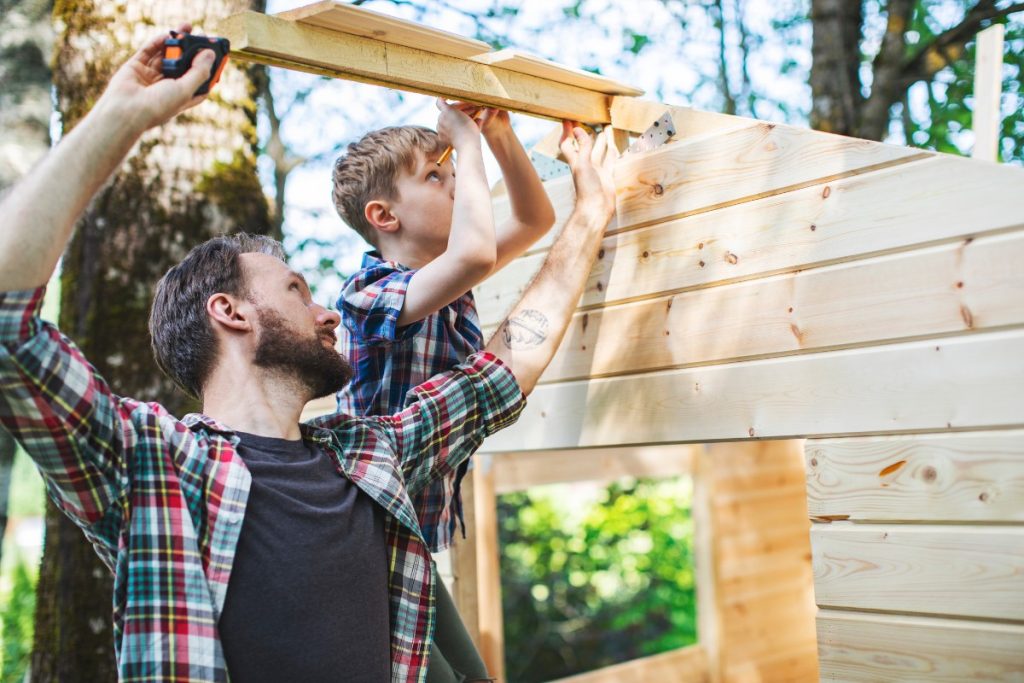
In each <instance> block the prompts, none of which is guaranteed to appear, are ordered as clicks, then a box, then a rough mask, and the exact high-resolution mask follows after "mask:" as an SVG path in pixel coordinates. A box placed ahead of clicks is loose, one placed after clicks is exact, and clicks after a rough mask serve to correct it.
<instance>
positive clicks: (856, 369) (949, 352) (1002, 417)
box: [483, 331, 1024, 452]
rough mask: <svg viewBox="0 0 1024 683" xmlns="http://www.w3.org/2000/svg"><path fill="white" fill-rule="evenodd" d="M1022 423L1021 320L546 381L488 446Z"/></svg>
mask: <svg viewBox="0 0 1024 683" xmlns="http://www.w3.org/2000/svg"><path fill="white" fill-rule="evenodd" d="M628 352H629V350H628V348H624V349H623V353H628ZM1021 425H1024V333H1022V332H1020V331H1010V332H993V333H983V334H976V335H968V336H964V337H954V338H949V339H944V340H941V341H925V342H913V343H907V344H893V345H889V346H883V347H869V348H866V349H856V350H850V351H833V352H829V353H818V354H809V355H806V356H791V357H788V358H780V359H771V360H764V361H750V362H744V363H732V364H728V365H716V366H708V367H700V368H692V369H688V370H670V371H665V372H656V373H651V374H647V375H639V376H627V377H613V378H609V379H597V380H589V381H579V382H565V383H560V384H547V385H542V386H539V387H538V388H537V389H536V390H534V392H533V394H532V395H531V396H530V401H529V403H528V404H527V406H526V409H525V411H524V412H523V414H522V415H521V417H520V418H519V421H518V423H517V424H516V425H515V427H513V428H511V429H506V430H503V431H501V432H498V433H497V434H495V435H493V436H492V437H490V438H489V439H487V441H485V442H484V445H483V450H484V452H501V451H511V450H514V449H519V450H546V449H555V448H580V447H600V446H617V445H626V444H652V443H671V442H679V443H699V442H702V441H718V440H722V441H727V440H745V439H751V438H754V439H782V438H799V437H808V436H815V437H824V436H842V435H854V434H865V435H866V434H884V433H899V432H921V431H944V430H951V429H958V430H967V429H986V428H991V427H997V426H1004V427H1013V426H1021Z"/></svg>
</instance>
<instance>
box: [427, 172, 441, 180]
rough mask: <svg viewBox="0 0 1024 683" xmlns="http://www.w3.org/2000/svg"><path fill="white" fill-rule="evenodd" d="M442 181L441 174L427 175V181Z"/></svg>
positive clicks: (431, 173)
mask: <svg viewBox="0 0 1024 683" xmlns="http://www.w3.org/2000/svg"><path fill="white" fill-rule="evenodd" d="M440 179H441V174H440V173H438V172H437V171H431V172H430V173H428V174H427V180H440Z"/></svg>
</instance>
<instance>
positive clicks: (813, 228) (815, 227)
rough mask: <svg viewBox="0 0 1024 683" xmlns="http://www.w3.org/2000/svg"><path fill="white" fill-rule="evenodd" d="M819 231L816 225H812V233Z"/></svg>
mask: <svg viewBox="0 0 1024 683" xmlns="http://www.w3.org/2000/svg"><path fill="white" fill-rule="evenodd" d="M817 229H818V226H817V225H815V224H814V223H811V232H814V231H815V230H817Z"/></svg>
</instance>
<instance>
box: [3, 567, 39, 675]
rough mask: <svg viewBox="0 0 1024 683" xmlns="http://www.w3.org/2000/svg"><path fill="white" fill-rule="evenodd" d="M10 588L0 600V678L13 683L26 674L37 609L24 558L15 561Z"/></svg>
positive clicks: (31, 580)
mask: <svg viewBox="0 0 1024 683" xmlns="http://www.w3.org/2000/svg"><path fill="white" fill-rule="evenodd" d="M11 583H12V585H11V589H10V592H9V593H8V594H7V595H4V596H3V597H4V600H3V601H0V602H2V603H3V604H4V605H5V606H4V608H3V611H2V612H0V648H2V649H0V653H2V655H3V660H2V662H0V681H3V682H4V683H7V682H10V683H15V682H16V681H21V680H23V679H24V677H25V671H26V669H27V668H28V664H29V659H30V657H31V655H32V628H33V618H34V615H35V611H36V590H35V589H36V586H35V584H36V579H35V577H34V576H32V575H31V574H30V573H29V570H28V567H27V566H26V564H25V562H18V563H17V564H16V565H15V566H14V571H13V572H12V582H11Z"/></svg>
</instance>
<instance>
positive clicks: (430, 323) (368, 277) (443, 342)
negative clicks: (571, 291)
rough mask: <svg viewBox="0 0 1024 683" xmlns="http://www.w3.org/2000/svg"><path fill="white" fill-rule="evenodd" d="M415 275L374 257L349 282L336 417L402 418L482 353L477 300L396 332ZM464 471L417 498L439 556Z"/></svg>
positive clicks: (342, 303)
mask: <svg viewBox="0 0 1024 683" xmlns="http://www.w3.org/2000/svg"><path fill="white" fill-rule="evenodd" d="M415 274H416V271H415V270H412V269H410V268H408V267H406V266H403V265H401V264H399V263H396V262H394V261H384V260H382V259H381V258H380V256H379V254H377V253H376V252H372V251H371V252H367V253H366V254H365V255H364V256H363V265H362V268H361V269H360V270H359V271H358V272H357V273H355V274H354V275H352V276H351V277H350V278H348V280H346V281H345V285H344V287H343V288H342V291H341V295H340V296H339V297H338V311H339V312H340V313H341V325H340V326H339V327H338V337H339V339H341V347H342V351H343V352H344V353H345V355H346V356H347V357H348V359H349V362H350V363H351V364H352V367H353V369H354V370H355V375H354V376H353V378H352V382H351V383H350V384H349V385H348V386H347V387H345V388H344V389H343V390H342V391H341V392H340V393H339V394H338V412H342V413H348V414H350V415H390V414H391V413H397V412H398V411H400V410H402V409H403V408H404V407H405V406H406V405H408V400H409V399H410V395H409V392H410V390H411V389H412V388H413V387H415V386H417V385H419V384H420V383H422V382H423V381H424V380H426V379H428V378H430V377H433V376H434V375H436V374H438V373H440V372H444V371H445V370H448V369H449V368H453V367H455V366H456V365H458V364H459V363H461V362H463V361H465V360H466V358H467V357H468V356H469V355H470V354H472V353H475V352H476V351H478V350H480V349H481V348H482V347H483V334H482V333H481V331H480V319H479V317H478V316H477V312H476V304H475V302H474V301H473V294H472V292H467V293H466V294H464V295H462V296H461V297H459V298H458V299H456V300H455V301H453V302H452V303H450V304H448V305H447V306H445V307H444V308H442V309H441V310H439V311H436V312H434V313H431V314H430V315H428V316H427V317H426V318H424V319H423V320H420V321H418V322H415V323H413V324H411V325H406V326H404V327H399V326H398V316H399V315H401V313H402V306H403V305H404V304H405V293H406V291H407V289H408V287H409V280H411V279H412V276H413V275H415ZM467 465H468V463H466V464H464V465H462V466H461V467H460V468H458V471H457V472H456V473H455V474H454V475H453V476H450V477H442V478H440V479H436V480H434V481H433V482H431V484H430V485H429V486H427V488H426V489H424V490H423V491H422V492H420V493H419V494H416V495H415V496H414V497H413V507H415V508H416V510H417V511H418V512H419V515H420V526H421V527H422V529H423V538H424V539H425V540H426V541H427V545H428V546H429V547H430V549H431V550H432V551H434V552H439V551H442V550H445V549H446V548H448V546H450V545H451V542H452V536H453V534H454V531H455V522H456V518H461V510H462V501H461V499H460V496H459V484H460V482H461V480H462V477H463V476H464V475H465V473H466V467H467Z"/></svg>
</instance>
